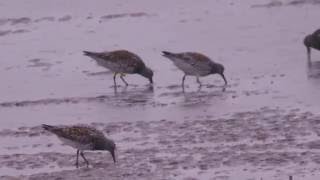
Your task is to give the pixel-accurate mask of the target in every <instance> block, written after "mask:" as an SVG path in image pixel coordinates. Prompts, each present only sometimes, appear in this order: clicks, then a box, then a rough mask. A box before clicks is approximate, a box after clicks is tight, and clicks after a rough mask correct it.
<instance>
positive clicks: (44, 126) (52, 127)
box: [42, 124, 55, 131]
mask: <svg viewBox="0 0 320 180" xmlns="http://www.w3.org/2000/svg"><path fill="white" fill-rule="evenodd" d="M42 128H43V129H45V130H47V131H52V130H53V129H54V128H55V127H54V126H50V125H46V124H42Z"/></svg>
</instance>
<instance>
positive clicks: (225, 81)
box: [220, 74, 228, 85]
mask: <svg viewBox="0 0 320 180" xmlns="http://www.w3.org/2000/svg"><path fill="white" fill-rule="evenodd" d="M220 75H221V77H222V79H223V80H224V83H225V85H227V84H228V82H227V79H226V77H225V76H224V74H220Z"/></svg>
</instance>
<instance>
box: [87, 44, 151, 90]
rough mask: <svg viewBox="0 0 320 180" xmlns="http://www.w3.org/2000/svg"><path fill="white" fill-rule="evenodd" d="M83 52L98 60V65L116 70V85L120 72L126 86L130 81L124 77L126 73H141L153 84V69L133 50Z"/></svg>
mask: <svg viewBox="0 0 320 180" xmlns="http://www.w3.org/2000/svg"><path fill="white" fill-rule="evenodd" d="M83 52H84V55H86V56H89V57H91V58H92V59H94V60H96V62H97V64H98V65H100V66H102V67H105V68H107V69H109V70H111V71H112V72H114V75H113V82H114V85H115V86H116V85H117V83H116V76H117V74H120V78H121V80H122V81H123V82H124V84H125V85H126V86H128V83H127V81H126V80H125V79H124V76H125V74H140V75H141V76H143V77H145V78H147V79H148V80H149V81H150V83H151V84H152V83H153V81H152V76H153V71H152V70H151V69H150V68H148V67H147V66H146V65H145V64H144V62H143V61H142V59H141V58H140V57H139V56H138V55H136V54H134V53H132V52H129V51H127V50H116V51H110V52H90V51H83Z"/></svg>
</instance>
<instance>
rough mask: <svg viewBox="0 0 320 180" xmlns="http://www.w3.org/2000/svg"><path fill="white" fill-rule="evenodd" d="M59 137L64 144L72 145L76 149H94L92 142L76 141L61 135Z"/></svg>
mask: <svg viewBox="0 0 320 180" xmlns="http://www.w3.org/2000/svg"><path fill="white" fill-rule="evenodd" d="M59 139H60V140H61V141H62V142H63V144H65V145H68V146H71V147H73V148H75V149H79V150H91V149H92V146H91V144H80V143H77V142H75V141H71V140H69V139H66V138H62V137H59Z"/></svg>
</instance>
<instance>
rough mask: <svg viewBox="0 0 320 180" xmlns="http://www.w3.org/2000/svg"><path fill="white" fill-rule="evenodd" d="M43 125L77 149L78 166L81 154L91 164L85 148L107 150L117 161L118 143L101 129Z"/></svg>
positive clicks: (114, 160)
mask: <svg viewBox="0 0 320 180" xmlns="http://www.w3.org/2000/svg"><path fill="white" fill-rule="evenodd" d="M42 127H43V128H44V129H45V130H47V131H50V132H51V133H53V134H55V135H57V136H58V138H59V139H60V140H61V141H62V142H64V143H65V144H67V145H69V146H71V147H73V148H75V149H77V161H76V167H77V168H78V167H79V166H78V165H79V162H78V160H79V154H80V155H81V157H82V158H83V160H84V161H85V162H86V164H87V167H88V166H89V162H88V160H87V159H86V158H85V156H84V154H83V151H84V150H92V151H95V150H98V151H99V150H101V151H103V150H106V151H109V152H110V153H111V156H112V159H113V162H114V163H115V162H116V158H115V154H114V152H115V149H116V144H115V143H114V142H113V141H112V140H110V139H107V138H106V137H105V136H104V134H103V133H102V132H101V131H98V130H96V129H94V128H92V127H87V126H50V125H46V124H43V125H42Z"/></svg>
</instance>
